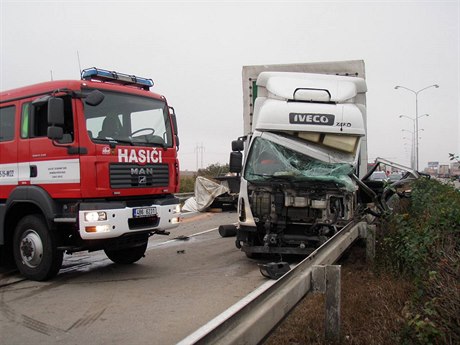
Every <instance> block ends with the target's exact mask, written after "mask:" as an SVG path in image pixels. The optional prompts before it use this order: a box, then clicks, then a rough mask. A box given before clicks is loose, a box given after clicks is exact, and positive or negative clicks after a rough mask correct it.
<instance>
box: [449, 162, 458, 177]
mask: <svg viewBox="0 0 460 345" xmlns="http://www.w3.org/2000/svg"><path fill="white" fill-rule="evenodd" d="M450 175H451V176H460V163H458V162H455V163H450Z"/></svg>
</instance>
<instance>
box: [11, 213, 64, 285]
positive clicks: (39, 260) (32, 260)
mask: <svg viewBox="0 0 460 345" xmlns="http://www.w3.org/2000/svg"><path fill="white" fill-rule="evenodd" d="M13 253H14V261H15V263H16V266H17V268H18V269H19V271H20V272H21V274H22V275H23V276H25V277H26V278H28V279H31V280H37V281H43V280H47V279H50V278H52V277H54V276H56V275H57V273H58V272H59V269H60V268H61V265H62V257H63V252H62V251H60V250H58V249H57V245H56V239H55V237H54V235H53V233H52V232H51V231H50V230H49V229H48V226H47V225H46V222H45V219H44V218H43V217H42V216H41V215H38V214H34V215H28V216H26V217H24V218H23V219H21V220H20V221H19V223H18V225H17V226H16V229H15V231H14V237H13Z"/></svg>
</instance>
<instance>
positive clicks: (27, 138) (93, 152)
mask: <svg viewBox="0 0 460 345" xmlns="http://www.w3.org/2000/svg"><path fill="white" fill-rule="evenodd" d="M152 86H153V81H152V80H151V79H146V78H139V77H136V76H133V75H127V74H121V73H116V72H111V71H106V70H101V69H97V68H90V69H87V70H84V71H83V72H82V75H81V80H77V81H50V82H45V83H41V84H37V85H32V86H27V87H23V88H18V89H14V90H9V91H4V92H1V93H0V252H1V254H2V256H3V260H2V261H4V262H12V263H14V264H15V265H16V266H17V268H18V269H19V271H20V272H21V273H22V274H23V275H24V276H25V277H27V278H29V279H32V280H46V279H49V278H51V277H53V276H55V275H56V274H57V273H58V271H59V269H60V267H61V264H62V260H63V255H64V253H68V254H71V253H73V252H77V251H84V250H88V251H94V250H104V251H105V253H106V254H107V256H108V257H109V258H110V259H111V260H112V261H114V262H116V263H122V264H128V263H133V262H136V261H137V260H139V259H140V258H142V257H143V256H144V253H145V251H146V248H147V243H148V238H149V237H150V236H151V235H153V234H169V232H168V229H170V228H174V227H176V226H178V224H179V220H180V208H179V200H178V199H177V198H176V197H175V196H174V193H176V192H177V191H178V188H179V162H178V158H177V150H178V147H179V139H178V130H177V121H176V115H175V113H174V109H173V108H171V107H169V106H168V104H167V102H166V99H165V97H163V96H161V95H158V94H156V93H153V92H151V91H150V88H151V87H152Z"/></svg>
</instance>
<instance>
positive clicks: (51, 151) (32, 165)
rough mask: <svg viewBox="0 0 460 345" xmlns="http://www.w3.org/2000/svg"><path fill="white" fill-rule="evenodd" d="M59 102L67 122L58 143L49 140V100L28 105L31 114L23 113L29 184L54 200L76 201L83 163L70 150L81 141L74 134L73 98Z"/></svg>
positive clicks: (68, 97)
mask: <svg viewBox="0 0 460 345" xmlns="http://www.w3.org/2000/svg"><path fill="white" fill-rule="evenodd" d="M60 98H62V99H63V101H64V121H63V124H62V137H61V139H59V140H53V139H50V138H49V137H48V136H49V133H50V131H49V129H50V125H51V124H50V123H49V119H48V107H49V106H50V105H49V102H47V101H46V97H45V98H43V99H42V100H41V99H38V100H34V101H33V102H31V103H29V109H28V113H24V112H23V122H22V126H23V129H22V132H23V133H22V135H23V136H24V140H26V141H27V145H25V146H26V147H27V148H26V150H27V151H28V152H24V154H26V155H27V157H28V159H27V161H28V163H29V169H28V181H29V183H30V184H31V185H40V186H42V188H44V189H45V190H46V191H47V192H48V193H49V194H50V195H51V196H52V197H53V198H64V197H77V195H75V191H79V190H80V159H79V155H78V154H73V153H72V150H69V148H70V147H72V146H74V145H75V144H76V142H77V141H78V137H76V136H75V132H76V131H75V130H74V117H73V111H72V99H71V97H70V96H62V97H60ZM54 129H55V127H54ZM25 174H27V172H25ZM24 177H25V178H26V176H24ZM26 180H27V178H26ZM78 193H79V192H78Z"/></svg>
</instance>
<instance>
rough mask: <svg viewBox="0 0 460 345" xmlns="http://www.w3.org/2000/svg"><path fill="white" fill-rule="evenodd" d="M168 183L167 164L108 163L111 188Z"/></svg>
mask: <svg viewBox="0 0 460 345" xmlns="http://www.w3.org/2000/svg"><path fill="white" fill-rule="evenodd" d="M168 185H169V167H168V164H150V165H149V164H147V165H143V166H140V165H136V164H123V163H114V164H110V187H111V188H152V187H167V186H168Z"/></svg>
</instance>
